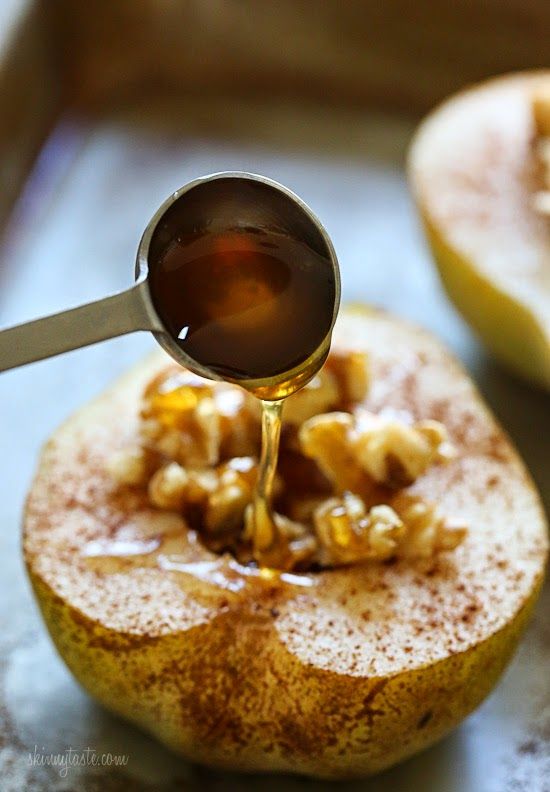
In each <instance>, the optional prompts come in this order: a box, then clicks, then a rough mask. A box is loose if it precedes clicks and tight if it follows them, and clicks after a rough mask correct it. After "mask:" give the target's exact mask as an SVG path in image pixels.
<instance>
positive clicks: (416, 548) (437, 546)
mask: <svg viewBox="0 0 550 792" xmlns="http://www.w3.org/2000/svg"><path fill="white" fill-rule="evenodd" d="M392 508H393V509H394V510H395V511H396V512H397V514H398V515H399V517H400V518H401V520H402V521H403V524H404V525H405V527H406V531H405V533H404V536H403V539H402V541H401V542H400V545H399V555H400V556H401V557H403V558H431V556H433V555H434V554H435V553H437V552H440V551H447V550H454V549H455V547H458V545H459V544H461V542H462V541H463V540H464V538H465V536H466V533H467V529H466V528H465V526H463V525H458V524H454V523H453V522H451V521H449V520H448V519H446V518H445V517H443V516H442V515H441V514H439V513H438V511H437V508H436V506H435V505H434V504H433V503H428V502H426V501H424V500H423V499H422V498H420V497H418V496H415V495H410V494H408V493H400V494H398V495H397V496H396V497H394V498H393V500H392Z"/></svg>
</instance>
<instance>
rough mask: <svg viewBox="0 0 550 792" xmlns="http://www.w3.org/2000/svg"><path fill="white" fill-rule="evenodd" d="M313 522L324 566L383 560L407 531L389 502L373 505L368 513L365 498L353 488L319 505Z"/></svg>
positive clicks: (393, 550)
mask: <svg viewBox="0 0 550 792" xmlns="http://www.w3.org/2000/svg"><path fill="white" fill-rule="evenodd" d="M313 526H314V528H315V533H316V535H317V538H318V539H319V543H320V551H319V559H318V560H319V563H320V564H321V565H322V566H336V565H338V564H350V563H358V562H360V561H366V560H377V561H383V560H384V559H387V558H390V557H391V556H392V555H394V554H395V552H396V549H397V545H398V542H399V540H400V538H401V536H402V535H403V532H404V528H403V523H402V522H401V520H400V519H399V517H398V516H397V514H396V513H395V512H394V511H393V509H391V508H390V507H389V506H373V507H372V508H371V509H370V510H369V511H368V513H367V511H366V508H365V504H364V503H363V501H362V500H361V498H359V497H358V496H357V495H352V494H351V493H350V492H346V493H344V495H343V497H341V498H329V499H328V500H326V501H325V502H324V503H322V504H321V505H320V506H318V507H317V509H316V510H315V512H314V515H313Z"/></svg>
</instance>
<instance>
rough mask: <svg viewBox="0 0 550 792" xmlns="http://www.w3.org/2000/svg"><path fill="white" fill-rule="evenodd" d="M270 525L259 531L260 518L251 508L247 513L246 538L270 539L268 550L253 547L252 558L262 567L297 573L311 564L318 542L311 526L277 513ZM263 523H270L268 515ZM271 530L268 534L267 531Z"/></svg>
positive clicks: (249, 507) (266, 546) (266, 548)
mask: <svg viewBox="0 0 550 792" xmlns="http://www.w3.org/2000/svg"><path fill="white" fill-rule="evenodd" d="M271 517H272V520H273V522H271V520H270V523H269V525H267V526H266V525H262V526H261V527H262V530H260V531H257V524H256V520H257V519H258V515H257V514H256V512H255V510H254V509H253V508H252V505H250V506H248V507H247V509H246V512H245V534H244V535H245V536H248V537H254V536H258V535H260V536H265V535H268V536H269V537H270V541H269V543H268V544H266V545H265V546H262V545H260V546H253V547H252V557H253V558H254V560H255V561H256V562H257V563H258V564H260V566H266V567H272V568H274V569H296V567H300V566H303V565H307V564H308V563H310V562H311V561H312V560H313V559H314V557H315V554H316V552H317V541H316V539H315V536H313V534H312V533H311V531H310V529H309V528H308V526H307V525H304V524H303V523H299V522H295V521H294V520H290V519H289V518H288V517H285V516H284V515H282V514H277V513H276V512H274V513H273V514H272V515H271ZM260 519H269V518H268V517H267V516H266V515H263V516H261V517H260ZM264 529H267V530H264Z"/></svg>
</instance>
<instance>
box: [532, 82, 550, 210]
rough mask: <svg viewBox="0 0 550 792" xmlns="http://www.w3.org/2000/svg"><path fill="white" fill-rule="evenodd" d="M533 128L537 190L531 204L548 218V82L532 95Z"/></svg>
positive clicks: (549, 98)
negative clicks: (536, 165)
mask: <svg viewBox="0 0 550 792" xmlns="http://www.w3.org/2000/svg"><path fill="white" fill-rule="evenodd" d="M532 112H533V121H534V126H535V140H534V153H535V158H536V162H537V164H538V176H539V179H538V182H539V185H538V186H539V189H538V190H537V191H536V192H535V195H534V199H533V203H534V207H535V211H537V212H539V213H540V214H543V215H548V216H550V80H549V81H548V82H547V83H546V84H545V85H544V86H542V87H539V89H538V90H537V91H536V92H535V93H534V94H533V98H532Z"/></svg>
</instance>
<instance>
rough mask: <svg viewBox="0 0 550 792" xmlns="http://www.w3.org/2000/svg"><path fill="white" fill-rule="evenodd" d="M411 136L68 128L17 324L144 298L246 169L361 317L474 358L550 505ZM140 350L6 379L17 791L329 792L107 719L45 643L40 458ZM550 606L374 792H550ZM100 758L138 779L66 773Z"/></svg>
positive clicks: (539, 409)
mask: <svg viewBox="0 0 550 792" xmlns="http://www.w3.org/2000/svg"><path fill="white" fill-rule="evenodd" d="M410 133H411V127H410V125H409V124H408V123H407V122H404V121H400V120H398V119H391V118H385V117H380V116H373V115H364V114H361V115H359V114H356V113H354V112H348V113H345V112H341V113H339V114H337V115H334V114H332V115H329V114H328V113H327V112H326V111H321V110H316V109H314V108H309V109H308V108H302V109H296V108H292V107H289V106H287V105H284V104H281V105H274V106H273V105H272V106H270V107H267V106H262V104H247V105H242V107H238V106H236V105H235V104H234V103H232V104H231V105H229V104H228V103H227V102H224V101H219V102H213V101H211V100H210V101H209V102H208V104H206V103H201V102H199V101H198V100H195V101H194V103H193V104H190V103H186V104H185V105H184V103H183V102H180V103H179V104H178V105H176V104H175V103H174V104H166V105H162V106H158V107H150V106H149V107H147V108H144V107H137V108H129V109H128V110H126V111H123V112H119V113H118V114H117V115H111V116H109V117H105V118H102V119H97V120H95V121H93V122H89V121H88V122H83V121H82V120H78V119H76V118H70V117H66V118H64V119H62V120H61V122H60V123H59V125H58V126H57V128H56V129H55V131H54V132H53V134H52V136H51V137H50V139H49V140H48V142H47V144H46V146H45V147H44V150H43V151H42V154H41V157H40V159H39V161H38V163H37V166H36V168H35V170H34V172H33V174H32V176H31V178H30V180H29V183H28V184H27V186H26V188H25V191H24V193H23V195H22V197H21V200H20V201H19V204H18V206H17V209H16V212H15V216H14V218H13V221H12V223H11V225H10V228H9V232H8V234H7V237H6V239H5V241H4V243H3V246H2V249H1V251H0V252H1V259H0V324H9V323H15V322H18V321H23V320H25V319H28V318H31V317H35V316H37V315H40V314H44V313H47V312H51V311H54V310H56V309H61V308H63V307H66V306H69V305H72V304H76V303H78V302H81V301H84V300H88V299H92V298H97V297H100V296H102V295H104V294H107V293H109V292H111V291H114V290H117V289H121V288H123V287H125V286H126V285H127V284H129V283H130V282H131V279H132V271H133V260H134V256H135V250H136V247H137V243H138V240H139V236H140V233H141V231H142V229H143V228H144V226H145V224H146V223H147V221H148V219H149V217H150V215H151V214H152V212H153V211H154V210H155V209H156V207H157V205H158V204H159V203H160V202H161V201H162V200H163V199H164V198H165V197H166V195H168V194H169V193H170V192H171V191H172V190H173V189H175V188H177V187H179V186H181V185H182V184H183V183H184V182H186V181H187V180H189V179H191V178H193V177H195V176H197V175H201V174H204V173H209V172H213V171H216V170H225V169H245V170H250V171H256V172H259V173H263V174H266V175H268V176H271V177H273V178H275V179H277V180H279V181H282V182H284V183H285V184H287V185H288V186H289V187H291V188H292V189H294V190H295V191H297V192H298V193H299V194H300V195H302V196H303V197H304V199H305V200H306V201H308V202H309V203H310V204H311V206H312V208H313V209H314V210H315V211H316V212H317V213H318V215H319V216H320V217H321V219H322V220H323V222H324V223H325V224H326V227H327V229H328V231H329V233H330V234H331V236H332V238H333V240H334V243H335V246H336V249H337V252H338V255H339V258H340V261H341V267H342V281H343V294H344V300H346V299H348V300H354V301H357V300H364V301H367V302H371V303H375V304H378V305H383V306H385V307H387V308H389V309H391V310H393V311H396V312H398V313H400V314H403V315H405V316H407V317H409V318H412V319H414V320H417V321H418V322H420V323H421V324H423V325H425V326H427V327H429V328H430V329H431V330H433V331H435V332H436V333H437V334H438V335H439V336H440V337H441V338H442V339H443V340H444V341H445V342H446V343H447V344H448V346H450V347H451V348H452V349H453V350H454V352H455V353H456V354H457V355H458V356H459V357H460V358H461V359H462V360H463V362H464V363H465V364H466V366H467V367H468V368H469V370H470V371H471V373H472V374H473V376H474V377H475V379H476V380H477V382H478V384H479V386H480V388H481V390H482V391H483V393H484V394H485V396H486V398H487V399H488V401H489V403H490V405H491V406H492V408H493V409H494V411H495V412H496V413H497V415H498V416H499V417H500V419H501V420H502V422H503V423H504V425H505V426H506V428H507V429H508V431H509V433H510V434H511V435H512V438H513V439H514V440H515V442H516V443H517V445H518V446H519V448H520V451H521V452H522V454H523V455H524V457H525V459H526V461H527V463H528V465H529V466H530V468H531V471H532V473H533V475H534V476H535V478H536V479H537V481H538V484H539V487H540V489H541V491H542V493H543V495H544V496H545V497H546V502H547V504H548V496H549V494H550V464H549V462H548V446H547V441H546V443H545V438H546V439H547V438H548V437H549V430H550V415H549V409H548V408H549V399H548V395H547V394H544V393H542V392H537V391H535V390H533V389H530V388H529V387H527V386H526V385H523V384H522V383H519V382H517V381H515V380H514V379H512V378H511V377H509V376H508V375H507V374H506V373H504V372H503V371H502V370H500V369H499V368H498V367H497V366H496V364H494V363H493V362H492V361H491V360H490V359H488V357H487V356H486V355H485V353H484V351H483V350H482V348H481V347H480V345H479V344H478V343H477V341H476V340H475V338H474V337H473V336H472V334H471V333H470V331H469V330H468V328H467V327H466V325H465V324H464V323H463V322H462V320H461V319H460V318H459V317H458V315H457V314H456V312H455V311H454V309H453V308H452V306H451V305H450V304H449V303H448V302H447V300H446V298H445V296H444V294H443V292H442V290H441V287H440V285H439V282H438V280H437V276H436V274H435V272H434V269H433V267H432V265H431V263H430V261H429V257H428V254H427V251H426V249H425V246H424V242H423V240H422V237H421V233H420V230H419V227H418V224H417V219H416V217H415V213H414V210H413V207H412V205H411V201H410V198H409V195H408V193H407V189H406V184H405V179H404V174H403V170H402V162H403V156H404V150H405V146H406V142H407V140H408V138H409V135H410ZM153 344H154V342H153V341H152V340H151V339H150V338H149V337H148V336H147V334H137V335H135V336H132V337H127V338H122V339H118V340H115V341H111V342H108V343H104V344H101V345H98V346H95V347H90V348H88V349H83V350H80V351H75V352H72V353H69V354H66V355H64V356H62V357H59V358H56V359H52V360H48V361H43V362H41V363H38V364H35V365H34V366H30V367H27V368H24V369H20V370H16V371H13V372H9V373H6V374H5V375H3V376H2V377H1V378H0V448H1V449H2V454H3V463H2V472H1V475H0V515H1V522H2V530H1V531H0V577H1V580H2V597H1V598H0V788H1V789H2V790H5V792H11V791H12V790H13V791H15V790H18V791H19V790H23V789H28V790H36V792H41V791H42V790H53V791H55V792H57V791H59V792H61V791H62V790H64V791H68V790H74V789H79V790H81V792H93V790H100V789H101V790H136V791H137V792H144V791H145V790H153V789H154V790H171V789H176V788H177V789H186V790H187V789H188V790H194V789H197V790H198V789H201V790H203V789H212V790H233V789H238V788H243V789H250V790H252V789H262V790H264V792H267V790H277V789H280V788H281V787H282V786H284V788H285V789H288V790H293V789H296V790H299V789H308V790H312V792H313V790H318V789H323V788H326V785H324V784H322V783H319V782H313V781H308V780H304V779H298V778H284V779H281V778H280V777H275V776H273V777H266V778H265V777H264V778H257V777H246V778H245V777H242V776H232V775H229V774H227V773H218V772H214V771H210V770H207V769H197V768H193V767H192V766H190V765H188V764H187V763H185V762H184V761H183V760H181V759H179V758H178V757H176V756H174V755H173V754H171V753H170V752H168V751H167V750H165V749H163V748H162V747H160V746H159V745H158V744H157V743H156V742H154V741H153V740H152V739H150V738H149V737H147V736H146V735H144V734H141V733H140V732H138V731H137V730H136V729H134V728H133V727H130V726H128V725H126V724H125V723H123V722H121V721H119V720H118V719H116V718H114V717H113V716H111V715H109V714H108V713H106V712H105V711H103V710H102V709H101V708H100V707H99V706H97V705H96V704H95V703H94V702H93V701H91V700H90V699H89V698H88V697H87V696H86V695H85V694H84V693H83V692H82V690H81V689H80V688H79V687H78V685H77V684H76V682H75V681H74V680H73V679H72V677H71V675H70V674H69V672H68V671H67V670H66V668H65V666H64V665H63V663H62V661H61V660H60V659H59V657H58V656H57V654H56V652H55V650H54V648H53V647H52V644H51V643H50V640H49V638H48V636H47V634H46V631H45V628H44V627H43V625H42V623H41V621H40V618H39V615H38V612H37V609H36V607H35V605H34V603H33V600H32V596H31V592H30V589H29V586H28V583H27V580H26V578H25V573H24V569H23V567H22V563H21V558H20V547H19V544H20V520H21V511H22V506H23V500H24V497H25V492H26V489H27V487H28V485H29V482H30V478H31V475H32V471H33V467H34V464H35V460H36V456H37V453H38V450H39V447H40V445H41V444H42V443H43V442H44V441H45V439H46V438H47V436H48V434H49V433H50V432H51V431H52V430H53V429H54V428H55V427H56V426H57V425H58V424H59V423H60V422H61V421H62V420H63V419H64V418H65V417H66V416H67V415H68V414H69V413H70V412H71V411H73V410H74V409H76V408H77V407H78V406H79V405H81V404H82V403H83V402H85V401H86V400H87V399H89V398H91V397H93V396H94V395H95V394H97V393H98V392H99V391H101V389H102V388H103V387H104V386H105V385H107V384H108V383H109V382H110V381H111V380H112V379H113V377H115V376H116V375H117V374H118V373H120V372H122V371H123V370H124V369H125V368H126V367H127V366H128V365H130V364H131V363H132V362H134V361H136V360H137V359H138V358H139V357H140V356H141V355H142V354H145V353H146V352H147V350H148V349H149V348H151V347H152V346H153ZM549 614H550V590H549V588H548V586H547V587H546V590H545V592H544V595H543V597H542V600H541V602H540V603H539V607H538V609H537V613H536V616H535V619H534V622H533V623H532V625H531V627H530V629H529V631H528V633H527V635H526V637H525V639H524V641H523V643H522V645H521V647H520V649H519V652H518V654H517V656H516V658H515V659H514V661H513V663H512V664H511V666H510V668H509V670H508V671H507V672H506V674H505V676H504V678H503V680H502V682H501V683H500V685H499V686H498V688H497V689H496V691H495V692H494V693H493V694H492V695H491V696H490V697H489V699H488V700H487V701H486V702H485V703H484V704H483V705H482V706H481V708H480V709H479V710H478V711H477V712H476V713H474V714H473V715H471V716H470V717H469V718H468V719H467V720H466V721H465V722H464V724H463V725H462V726H461V727H460V728H458V729H457V730H455V732H454V733H453V734H452V735H451V736H450V737H448V738H447V739H445V740H444V741H443V742H441V743H440V744H439V745H437V746H435V747H434V748H432V749H430V750H428V751H426V752H424V753H423V754H421V755H419V756H417V757H416V758H413V759H411V760H409V761H407V762H406V763H404V764H402V765H401V766H399V767H396V768H394V769H393V770H390V771H388V772H386V773H384V774H382V775H380V776H378V777H375V778H373V779H368V780H364V781H357V782H353V783H349V784H343V785H341V786H339V787H338V788H339V789H343V790H364V791H365V792H381V790H393V791H394V792H409V791H410V792H412V791H413V790H414V791H415V792H417V791H418V790H422V792H548V791H549V790H550V616H549ZM86 748H90V749H91V750H93V751H96V752H98V753H104V752H105V753H111V754H113V755H115V754H116V755H124V756H128V762H127V764H126V765H125V766H124V767H119V768H115V767H113V766H111V767H99V768H94V767H92V766H86V765H83V766H78V767H70V768H69V769H68V771H67V773H66V774H65V773H64V771H63V770H62V769H60V768H56V767H50V766H48V765H47V764H46V761H47V760H46V759H44V758H42V759H41V757H47V756H48V755H50V754H54V755H57V754H64V753H65V752H66V751H67V750H68V749H73V750H74V751H76V752H80V751H82V750H85V749H86Z"/></svg>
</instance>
